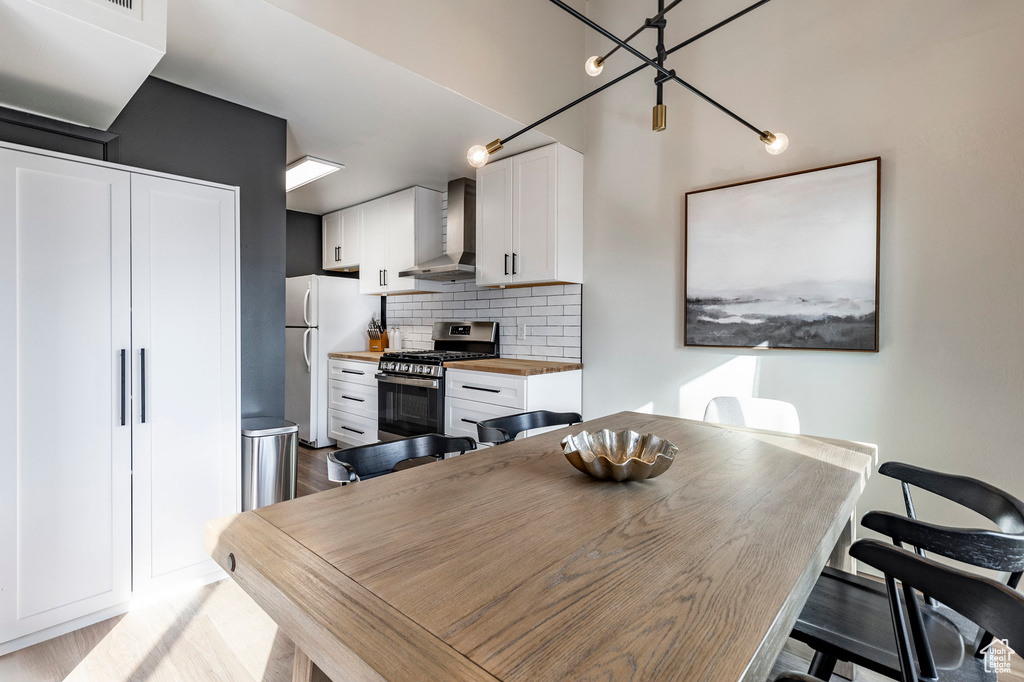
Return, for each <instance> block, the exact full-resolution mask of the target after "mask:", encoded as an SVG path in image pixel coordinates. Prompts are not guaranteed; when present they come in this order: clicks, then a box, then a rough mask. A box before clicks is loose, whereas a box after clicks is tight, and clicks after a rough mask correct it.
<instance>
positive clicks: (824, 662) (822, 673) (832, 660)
mask: <svg viewBox="0 0 1024 682" xmlns="http://www.w3.org/2000/svg"><path fill="white" fill-rule="evenodd" d="M838 662H839V661H838V660H837V659H836V657H835V656H829V655H828V654H825V653H822V652H820V651H815V652H814V658H813V659H811V667H810V669H809V670H808V671H807V674H808V675H810V676H811V677H817V678H818V679H819V680H830V679H832V672H833V671H834V670H835V669H836V663H838Z"/></svg>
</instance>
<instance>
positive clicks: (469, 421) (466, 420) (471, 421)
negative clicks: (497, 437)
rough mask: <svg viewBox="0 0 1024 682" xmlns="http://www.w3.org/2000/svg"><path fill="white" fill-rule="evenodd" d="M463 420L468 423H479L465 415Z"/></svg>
mask: <svg viewBox="0 0 1024 682" xmlns="http://www.w3.org/2000/svg"><path fill="white" fill-rule="evenodd" d="M462 421H464V422H466V423H467V424H476V423H477V422H475V421H473V420H472V419H466V418H465V417H463V418H462Z"/></svg>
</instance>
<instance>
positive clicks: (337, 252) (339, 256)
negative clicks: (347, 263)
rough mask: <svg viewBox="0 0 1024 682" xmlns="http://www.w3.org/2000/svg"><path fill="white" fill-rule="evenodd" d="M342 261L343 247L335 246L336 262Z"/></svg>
mask: <svg viewBox="0 0 1024 682" xmlns="http://www.w3.org/2000/svg"><path fill="white" fill-rule="evenodd" d="M340 260H341V247H340V246H335V247H334V262H335V263H337V262H338V261H340Z"/></svg>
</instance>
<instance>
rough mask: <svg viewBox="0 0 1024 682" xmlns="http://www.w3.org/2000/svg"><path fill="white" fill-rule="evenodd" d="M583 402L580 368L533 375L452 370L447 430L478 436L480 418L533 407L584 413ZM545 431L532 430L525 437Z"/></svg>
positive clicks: (448, 384)
mask: <svg viewBox="0 0 1024 682" xmlns="http://www.w3.org/2000/svg"><path fill="white" fill-rule="evenodd" d="M582 402H583V371H582V370H578V369H577V370H572V371H569V372H554V373H551V374H535V375H532V376H516V375H510V374H499V373H496V372H474V371H470V370H465V369H449V370H448V371H447V372H446V373H445V408H444V409H445V429H444V432H445V433H446V434H447V435H449V436H469V437H471V438H474V439H475V438H476V436H477V431H476V423H477V422H478V421H483V420H485V419H493V418H495V417H505V416H507V415H510V414H519V413H520V412H532V411H533V410H552V411H554V412H580V411H581V409H582ZM544 430H546V429H544ZM542 431H543V430H542V429H536V430H534V431H529V432H526V433H525V434H524V435H523V437H526V436H532V435H536V434H538V433H541V432H542Z"/></svg>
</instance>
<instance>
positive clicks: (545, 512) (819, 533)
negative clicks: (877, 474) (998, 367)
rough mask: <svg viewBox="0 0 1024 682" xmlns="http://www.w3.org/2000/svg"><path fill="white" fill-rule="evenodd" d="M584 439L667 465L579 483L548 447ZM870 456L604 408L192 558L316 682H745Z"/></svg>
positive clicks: (356, 491) (214, 536) (815, 569)
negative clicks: (286, 645) (316, 674)
mask: <svg viewBox="0 0 1024 682" xmlns="http://www.w3.org/2000/svg"><path fill="white" fill-rule="evenodd" d="M602 428H609V429H615V430H618V429H624V428H629V429H632V430H634V431H638V432H640V433H655V434H657V435H659V436H661V437H662V438H666V439H668V440H670V441H671V442H672V443H674V444H675V445H676V446H677V447H678V448H679V454H678V455H677V459H679V460H681V461H679V462H676V463H675V466H673V467H671V468H670V469H668V471H666V472H665V473H664V474H662V475H661V476H660V477H658V478H655V479H652V480H650V481H644V482H634V483H613V482H607V481H596V480H593V479H591V478H589V477H588V476H586V475H584V474H582V473H580V472H579V471H577V470H576V469H574V468H573V467H572V466H571V465H570V464H569V462H567V461H566V459H565V456H564V455H563V454H562V452H561V448H560V447H559V442H560V441H561V439H562V438H563V437H565V436H566V435H568V434H569V433H576V432H578V431H581V430H583V429H587V430H589V431H591V432H593V431H595V430H599V429H602ZM873 454H874V450H873V449H872V448H871V447H870V446H865V445H861V444H857V443H852V442H846V441H836V440H829V439H822V438H814V437H810V436H799V435H788V434H779V433H770V432H764V431H754V430H749V429H748V430H740V429H731V428H727V427H722V426H717V425H711V424H705V423H703V422H696V421H689V420H683V419H677V418H674V417H663V416H655V415H646V414H638V413H635V412H621V413H618V414H614V415H611V416H608V417H603V418H600V419H595V420H591V421H587V422H584V423H582V424H577V425H575V426H572V427H567V428H562V429H558V430H554V431H550V432H548V433H543V434H541V435H538V436H534V437H531V438H526V439H523V440H518V441H513V442H511V443H506V444H503V445H498V446H496V447H493V448H488V449H486V450H482V451H477V452H471V453H468V454H466V455H463V456H461V457H455V458H452V459H447V460H442V461H439V462H436V463H430V464H428V465H426V466H421V467H414V468H412V469H408V470H405V471H400V472H398V473H395V474H391V475H388V476H381V477H379V478H374V479H371V480H368V481H361V482H359V483H356V484H353V485H348V486H345V487H338V488H335V489H333V490H327V491H324V492H322V493H318V494H316V495H309V496H306V497H302V498H299V499H296V500H291V501H288V502H283V503H280V504H275V505H272V506H269V507H264V508H262V509H259V510H256V511H251V512H246V513H244V514H238V515H235V516H231V517H228V518H225V519H220V520H217V521H213V522H211V523H210V524H208V526H207V531H206V547H207V551H208V552H209V553H210V554H211V555H212V556H213V557H214V559H216V561H217V563H218V564H219V565H220V566H222V567H223V568H224V569H225V570H226V571H228V575H229V576H230V577H231V578H232V579H233V580H235V581H236V582H238V584H239V585H241V586H242V588H243V589H245V591H246V592H248V593H249V594H250V595H251V596H252V597H253V599H255V600H256V602H257V603H258V604H259V605H260V606H261V608H263V609H264V610H265V611H266V612H267V613H268V614H269V615H270V616H271V617H272V618H273V619H274V620H275V621H276V622H277V624H278V625H279V627H280V628H281V630H282V632H283V633H284V634H285V635H287V636H288V637H289V638H291V639H292V640H293V641H294V642H296V647H297V651H296V654H297V656H298V657H299V658H298V660H300V661H304V660H308V659H306V658H305V657H306V655H308V658H309V659H312V662H313V663H315V664H316V666H317V667H319V668H320V669H322V670H323V671H324V672H325V673H326V674H327V675H328V676H329V677H331V678H332V679H351V680H377V681H379V680H381V679H387V680H397V681H401V680H423V679H436V680H492V681H493V680H515V681H517V682H518V681H523V682H526V681H528V680H542V679H543V680H575V679H582V678H587V679H604V680H640V679H642V680H669V679H672V680H709V679H716V680H742V681H744V682H747V681H753V680H763V679H765V677H766V676H767V674H768V672H769V671H770V669H771V666H772V662H773V661H774V660H775V658H776V657H777V655H778V654H779V652H780V651H781V650H782V647H783V645H784V643H785V641H786V637H787V636H788V634H789V632H790V629H791V628H792V626H793V623H794V622H795V620H796V618H797V616H798V615H799V613H800V610H801V609H802V607H803V604H804V602H805V600H806V599H807V596H808V595H809V594H810V591H811V588H812V587H813V585H814V583H815V580H816V578H817V576H818V574H819V573H820V571H821V569H822V567H823V566H824V565H825V563H826V560H827V559H828V557H829V553H830V552H831V551H832V549H833V547H836V549H837V550H838V549H842V548H841V547H840V546H839V545H843V543H844V538H845V537H846V536H845V535H844V529H845V528H847V527H848V526H847V524H848V523H849V520H850V515H851V513H853V511H854V508H855V506H856V503H857V499H858V498H859V497H860V494H861V491H862V490H863V486H864V483H865V479H866V478H867V475H868V473H869V472H870V470H871V465H872V456H873ZM439 521H440V522H439ZM846 544H847V546H848V538H847V540H846ZM303 678H305V675H303ZM296 679H298V678H296Z"/></svg>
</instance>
